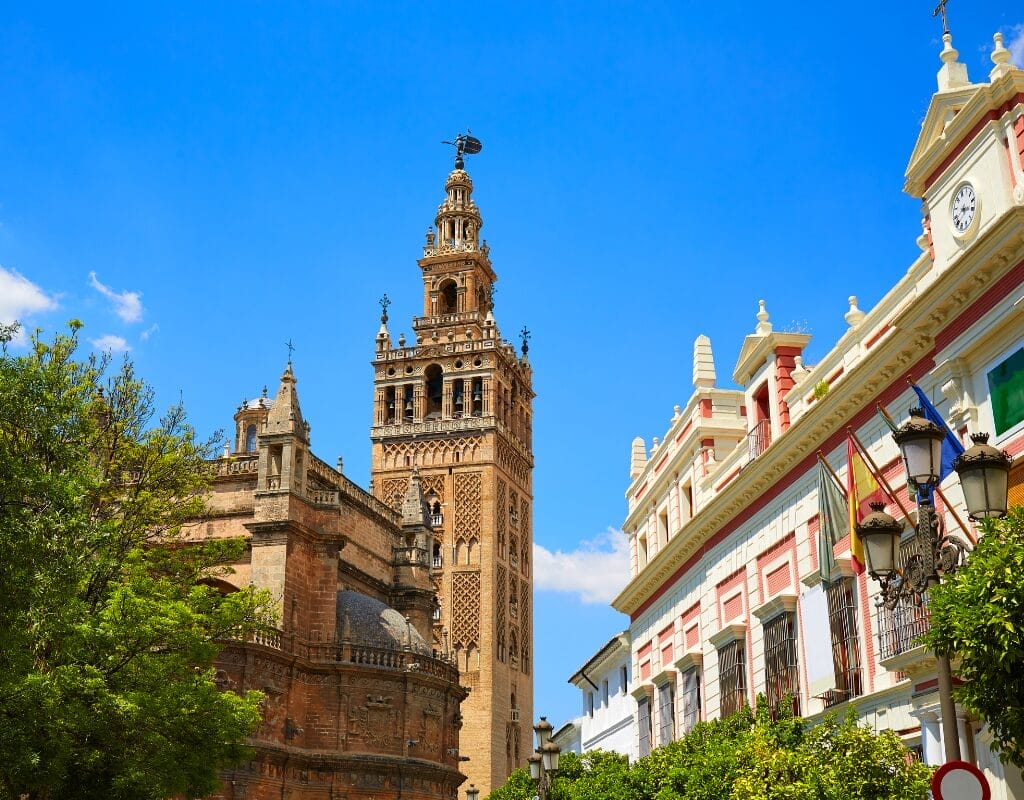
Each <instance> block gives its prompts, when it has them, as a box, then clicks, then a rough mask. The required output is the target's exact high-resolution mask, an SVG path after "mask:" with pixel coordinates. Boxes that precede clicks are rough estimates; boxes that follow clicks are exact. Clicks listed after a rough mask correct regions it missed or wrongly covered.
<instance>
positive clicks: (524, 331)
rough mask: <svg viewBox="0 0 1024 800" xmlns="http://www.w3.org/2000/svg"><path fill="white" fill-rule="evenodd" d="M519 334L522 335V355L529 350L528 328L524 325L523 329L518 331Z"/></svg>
mask: <svg viewBox="0 0 1024 800" xmlns="http://www.w3.org/2000/svg"><path fill="white" fill-rule="evenodd" d="M519 335H520V336H521V337H523V355H524V356H525V355H526V354H527V353H529V352H530V329H529V328H527V327H526V326H525V325H524V326H523V329H522V330H521V331H519Z"/></svg>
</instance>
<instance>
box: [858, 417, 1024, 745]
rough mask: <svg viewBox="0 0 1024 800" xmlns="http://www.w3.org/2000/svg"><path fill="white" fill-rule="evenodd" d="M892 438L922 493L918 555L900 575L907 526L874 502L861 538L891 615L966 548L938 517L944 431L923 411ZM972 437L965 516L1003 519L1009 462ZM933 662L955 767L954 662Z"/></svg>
mask: <svg viewBox="0 0 1024 800" xmlns="http://www.w3.org/2000/svg"><path fill="white" fill-rule="evenodd" d="M892 437H893V439H894V440H895V441H896V444H898V445H899V446H900V451H901V453H902V455H903V463H904V465H905V466H906V471H907V477H908V479H910V480H911V481H913V483H914V485H915V486H916V487H917V493H916V494H917V496H916V500H917V527H916V529H915V532H914V538H913V542H914V547H913V550H914V552H913V553H911V555H910V556H909V557H908V558H907V560H906V563H905V564H904V565H903V567H902V569H901V568H900V565H899V552H900V544H901V538H902V533H903V526H902V525H901V524H900V523H899V522H897V521H896V520H895V519H893V518H892V517H891V516H889V515H888V514H886V513H885V512H884V511H883V510H882V509H883V508H884V504H882V503H872V504H871V509H872V512H871V513H870V514H868V516H867V517H865V518H864V520H863V521H862V522H861V523H860V524H859V525H858V526H857V535H858V536H860V537H861V540H862V541H863V543H864V554H865V557H866V561H867V564H866V566H867V570H868V574H869V575H871V577H872V578H874V579H875V580H876V581H878V583H879V585H880V588H881V593H880V597H879V603H880V604H881V605H883V606H885V608H888V609H893V608H895V607H896V606H897V605H899V604H900V603H901V602H911V603H913V604H914V605H917V606H920V605H921V603H922V601H923V596H924V593H925V592H927V591H928V589H929V587H931V586H934V585H935V584H937V583H938V582H939V581H940V580H941V576H942V575H946V574H952V573H953V572H955V571H956V570H957V568H958V567H959V566H960V565H961V564H962V563H963V557H964V554H965V553H966V552H967V549H968V546H967V543H966V542H964V541H963V540H962V539H960V538H959V537H958V536H955V535H951V534H949V533H946V532H945V531H944V530H943V529H942V525H941V522H940V520H939V517H938V515H937V514H936V513H935V502H934V499H933V495H934V492H935V486H936V485H937V484H938V482H939V474H940V469H941V465H942V440H943V438H944V437H945V434H944V433H943V431H942V430H941V429H940V428H939V427H938V426H937V425H936V424H935V423H933V422H931V421H930V420H928V419H926V418H925V416H924V413H923V412H922V411H921V409H919V408H914V409H911V411H910V419H909V420H908V421H907V422H906V423H905V424H904V425H903V426H902V427H900V428H899V429H898V430H896V432H895V433H893V435H892ZM971 438H972V439H973V440H974V446H973V447H971V448H970V449H969V450H967V451H966V452H965V453H963V454H962V455H960V456H958V457H957V459H956V461H954V462H953V468H954V469H955V470H956V472H957V474H958V475H959V476H960V483H961V485H962V487H963V490H964V501H965V503H966V505H967V513H968V514H969V515H970V517H971V519H974V520H980V519H988V518H991V517H1002V516H1003V515H1005V514H1006V506H1007V498H1006V488H1007V479H1008V474H1009V470H1010V461H1011V459H1010V457H1009V456H1008V455H1006V454H1005V453H1000V452H999V451H998V450H996V449H995V448H994V447H992V446H990V445H989V444H988V436H987V434H977V435H975V436H972V437H971ZM935 661H936V670H937V673H938V675H937V677H938V684H939V707H940V710H941V712H942V743H943V748H944V750H945V755H946V761H958V760H959V759H960V736H959V732H958V730H957V724H956V707H955V705H954V703H953V683H952V677H951V673H950V668H949V658H948V657H947V656H943V655H939V654H936V656H935Z"/></svg>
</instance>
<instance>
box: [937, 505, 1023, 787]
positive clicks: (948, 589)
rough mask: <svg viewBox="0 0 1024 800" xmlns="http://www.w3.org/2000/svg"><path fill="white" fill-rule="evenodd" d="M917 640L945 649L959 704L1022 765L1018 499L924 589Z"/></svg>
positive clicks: (1006, 756)
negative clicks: (958, 563)
mask: <svg viewBox="0 0 1024 800" xmlns="http://www.w3.org/2000/svg"><path fill="white" fill-rule="evenodd" d="M928 606H929V610H930V611H931V627H930V629H929V631H928V632H927V633H926V634H925V636H924V637H922V641H923V642H924V643H925V644H926V645H927V646H928V647H930V648H932V649H933V650H935V651H936V652H938V653H944V654H946V655H949V656H952V657H953V660H954V663H955V669H956V672H957V674H958V675H959V676H960V677H961V678H962V679H963V681H964V683H963V684H962V685H961V686H960V687H959V688H958V689H957V690H956V693H957V699H958V700H959V701H960V702H961V703H962V704H963V705H964V707H965V708H967V709H969V710H970V711H973V712H974V713H976V714H978V715H979V716H981V717H982V718H983V719H984V720H985V721H986V722H987V723H988V725H989V729H990V730H991V732H992V736H993V740H994V743H995V744H997V745H998V746H999V748H1000V751H1001V756H1002V758H1004V759H1005V760H1008V761H1011V762H1012V763H1014V764H1015V765H1016V766H1018V767H1022V768H1024V680H1021V674H1022V672H1024V507H1021V506H1015V507H1013V508H1011V509H1010V511H1009V514H1008V515H1007V516H1006V518H1005V519H1003V520H1000V521H999V522H991V523H988V524H986V525H985V526H984V535H982V537H981V539H980V540H979V541H978V544H977V545H976V546H975V548H974V550H973V551H972V552H971V554H970V555H969V556H968V558H967V563H966V564H964V565H963V566H962V567H961V568H960V569H959V570H958V571H957V572H956V573H955V574H953V575H952V576H948V577H947V578H946V580H945V581H944V582H943V583H942V584H940V585H939V586H935V587H933V588H932V589H930V590H929V603H928Z"/></svg>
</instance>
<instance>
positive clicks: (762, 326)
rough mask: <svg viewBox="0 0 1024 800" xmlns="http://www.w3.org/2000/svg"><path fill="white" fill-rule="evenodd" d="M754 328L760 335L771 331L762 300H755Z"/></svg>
mask: <svg viewBox="0 0 1024 800" xmlns="http://www.w3.org/2000/svg"><path fill="white" fill-rule="evenodd" d="M755 330H756V332H757V333H758V334H759V335H760V336H767V335H768V334H769V333H771V332H772V324H771V323H770V322H769V321H768V309H767V308H766V307H765V302H764V300H758V301H757V328H756V329H755Z"/></svg>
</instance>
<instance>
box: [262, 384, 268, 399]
mask: <svg viewBox="0 0 1024 800" xmlns="http://www.w3.org/2000/svg"><path fill="white" fill-rule="evenodd" d="M260 397H262V398H264V399H266V397H267V384H263V394H261V395H260Z"/></svg>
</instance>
